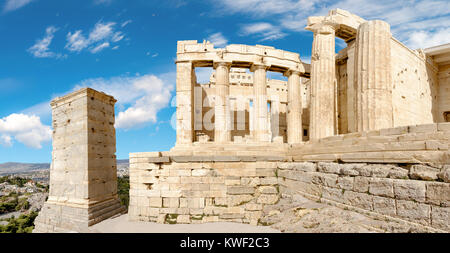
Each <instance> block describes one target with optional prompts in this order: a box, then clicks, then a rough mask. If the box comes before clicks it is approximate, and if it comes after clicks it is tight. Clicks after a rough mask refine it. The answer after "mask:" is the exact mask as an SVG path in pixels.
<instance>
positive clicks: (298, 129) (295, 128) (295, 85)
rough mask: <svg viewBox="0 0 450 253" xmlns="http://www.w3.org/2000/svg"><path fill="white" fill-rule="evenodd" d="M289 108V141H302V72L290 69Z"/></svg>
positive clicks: (288, 74)
mask: <svg viewBox="0 0 450 253" xmlns="http://www.w3.org/2000/svg"><path fill="white" fill-rule="evenodd" d="M285 75H286V76H287V77H288V96H287V97H288V108H287V109H288V110H287V122H286V123H287V140H288V143H300V142H302V135H303V126H302V96H301V83H300V72H298V71H288V72H287V73H286V74H285Z"/></svg>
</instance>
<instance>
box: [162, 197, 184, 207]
mask: <svg viewBox="0 0 450 253" xmlns="http://www.w3.org/2000/svg"><path fill="white" fill-rule="evenodd" d="M162 200H163V206H162V207H176V208H177V207H179V206H180V198H162Z"/></svg>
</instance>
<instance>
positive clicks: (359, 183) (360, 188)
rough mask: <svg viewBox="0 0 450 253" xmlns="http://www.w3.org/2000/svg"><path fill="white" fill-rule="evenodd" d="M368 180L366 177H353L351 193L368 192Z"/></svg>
mask: <svg viewBox="0 0 450 253" xmlns="http://www.w3.org/2000/svg"><path fill="white" fill-rule="evenodd" d="M369 183H370V178H367V177H355V179H354V182H353V191H355V192H363V193H368V192H369Z"/></svg>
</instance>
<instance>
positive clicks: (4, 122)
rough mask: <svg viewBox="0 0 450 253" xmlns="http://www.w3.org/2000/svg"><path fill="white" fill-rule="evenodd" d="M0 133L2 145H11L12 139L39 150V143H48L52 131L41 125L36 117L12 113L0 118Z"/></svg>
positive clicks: (40, 146)
mask: <svg viewBox="0 0 450 253" xmlns="http://www.w3.org/2000/svg"><path fill="white" fill-rule="evenodd" d="M0 133H1V134H2V137H1V138H2V143H6V145H12V137H14V139H15V140H17V141H18V142H21V143H23V144H25V145H26V146H28V147H31V148H36V149H40V148H42V145H41V143H42V142H45V141H50V140H51V138H52V130H51V128H50V127H49V126H46V125H43V124H42V122H41V120H40V118H39V117H38V116H36V115H26V114H22V113H20V114H17V113H13V114H10V115H9V116H7V117H4V118H0Z"/></svg>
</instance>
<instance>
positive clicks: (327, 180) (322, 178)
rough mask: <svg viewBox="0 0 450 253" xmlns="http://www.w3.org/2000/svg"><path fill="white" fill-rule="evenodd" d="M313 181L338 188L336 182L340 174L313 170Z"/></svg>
mask: <svg viewBox="0 0 450 253" xmlns="http://www.w3.org/2000/svg"><path fill="white" fill-rule="evenodd" d="M313 173H314V174H313V178H312V182H313V183H314V184H318V185H323V186H327V187H333V188H336V187H337V186H336V182H337V178H338V175H336V174H325V173H320V172H313Z"/></svg>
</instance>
